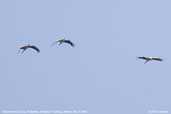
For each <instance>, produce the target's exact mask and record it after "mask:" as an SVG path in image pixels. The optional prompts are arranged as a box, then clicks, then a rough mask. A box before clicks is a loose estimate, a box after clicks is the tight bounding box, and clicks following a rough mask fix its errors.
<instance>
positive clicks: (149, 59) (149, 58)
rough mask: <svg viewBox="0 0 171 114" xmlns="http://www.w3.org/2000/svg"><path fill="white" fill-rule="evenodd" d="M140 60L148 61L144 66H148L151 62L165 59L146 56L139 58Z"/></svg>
mask: <svg viewBox="0 0 171 114" xmlns="http://www.w3.org/2000/svg"><path fill="white" fill-rule="evenodd" d="M138 59H144V60H146V61H145V63H144V64H146V63H147V62H148V61H151V60H156V61H163V59H161V58H158V57H145V56H142V57H138Z"/></svg>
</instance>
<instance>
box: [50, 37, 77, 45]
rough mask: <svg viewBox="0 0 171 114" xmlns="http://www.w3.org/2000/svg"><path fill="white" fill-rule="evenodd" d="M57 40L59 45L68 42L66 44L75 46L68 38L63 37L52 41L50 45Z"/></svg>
mask: <svg viewBox="0 0 171 114" xmlns="http://www.w3.org/2000/svg"><path fill="white" fill-rule="evenodd" d="M58 42H59V45H61V44H62V43H68V44H70V45H71V46H72V47H74V46H75V45H74V44H73V43H72V42H71V41H70V40H65V38H63V39H61V40H57V41H56V42H54V43H53V44H52V45H51V47H52V46H53V45H55V44H56V43H58Z"/></svg>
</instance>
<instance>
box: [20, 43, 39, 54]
mask: <svg viewBox="0 0 171 114" xmlns="http://www.w3.org/2000/svg"><path fill="white" fill-rule="evenodd" d="M28 48H32V49H34V50H36V51H37V52H40V50H39V49H38V48H37V47H36V46H34V45H30V44H28V45H26V46H23V47H20V49H19V51H18V53H19V52H20V50H21V49H22V50H23V51H22V53H24V51H25V50H26V49H28Z"/></svg>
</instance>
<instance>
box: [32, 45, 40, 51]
mask: <svg viewBox="0 0 171 114" xmlns="http://www.w3.org/2000/svg"><path fill="white" fill-rule="evenodd" d="M29 47H30V48H32V49H34V50H36V51H37V52H40V50H39V49H38V48H37V47H36V46H29Z"/></svg>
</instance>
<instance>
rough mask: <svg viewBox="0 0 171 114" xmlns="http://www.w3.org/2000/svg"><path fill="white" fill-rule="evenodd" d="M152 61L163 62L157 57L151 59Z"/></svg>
mask: <svg viewBox="0 0 171 114" xmlns="http://www.w3.org/2000/svg"><path fill="white" fill-rule="evenodd" d="M152 60H157V61H163V59H161V58H157V57H153V58H152Z"/></svg>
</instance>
